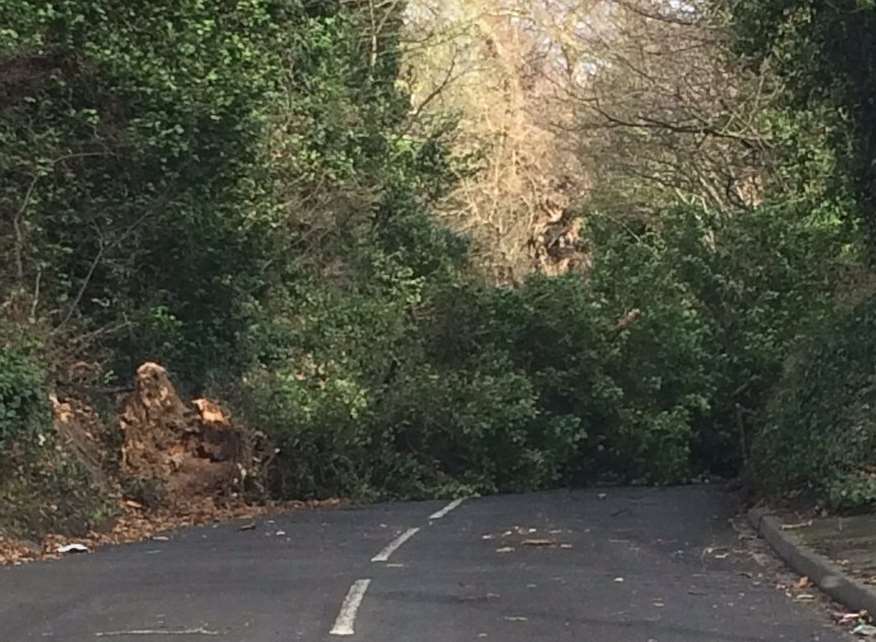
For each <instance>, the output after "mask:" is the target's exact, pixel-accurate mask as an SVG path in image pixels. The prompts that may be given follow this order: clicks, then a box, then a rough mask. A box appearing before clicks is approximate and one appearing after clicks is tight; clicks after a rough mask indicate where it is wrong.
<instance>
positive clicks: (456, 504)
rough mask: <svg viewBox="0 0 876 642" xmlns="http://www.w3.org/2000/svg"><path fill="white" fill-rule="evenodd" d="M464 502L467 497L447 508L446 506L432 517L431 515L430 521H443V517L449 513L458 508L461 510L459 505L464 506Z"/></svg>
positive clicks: (450, 504) (453, 502)
mask: <svg viewBox="0 0 876 642" xmlns="http://www.w3.org/2000/svg"><path fill="white" fill-rule="evenodd" d="M464 501H465V497H463V498H461V499H454V500H453V501H452V502H450V503H449V504H447V506H445V507H444V508H442V509H441V510H439V511H438V512H437V513H432V514H431V515H429V519H431V520H435V519H441V518H442V517H444V516H445V515H447V513H449V512H450V511H452V510H454V509H456V508H459V505H460V504H462V502H464Z"/></svg>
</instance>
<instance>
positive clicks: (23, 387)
mask: <svg viewBox="0 0 876 642" xmlns="http://www.w3.org/2000/svg"><path fill="white" fill-rule="evenodd" d="M48 404H49V399H48V395H47V392H46V387H45V373H44V371H43V369H42V367H41V366H40V365H39V364H38V363H37V362H36V360H35V359H33V358H32V357H31V356H30V355H28V354H27V352H25V351H24V350H22V349H17V348H15V347H3V348H0V477H3V476H4V475H5V471H4V468H3V464H4V463H6V462H8V460H10V459H12V458H13V456H14V453H15V451H18V450H21V449H23V448H28V447H30V446H32V445H33V444H34V443H36V442H37V440H38V439H39V438H40V436H42V437H43V439H45V433H46V432H47V428H48V427H49V425H50V419H49V406H48Z"/></svg>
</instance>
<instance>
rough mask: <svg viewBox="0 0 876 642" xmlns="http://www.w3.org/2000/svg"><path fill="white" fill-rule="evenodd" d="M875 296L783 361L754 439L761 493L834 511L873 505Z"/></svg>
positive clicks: (875, 470)
mask: <svg viewBox="0 0 876 642" xmlns="http://www.w3.org/2000/svg"><path fill="white" fill-rule="evenodd" d="M874 360H876V300H873V299H870V300H868V301H866V302H865V303H863V304H861V305H860V306H858V307H857V308H856V309H855V310H854V311H853V312H852V313H850V314H848V315H846V316H842V317H841V318H839V319H837V320H836V321H835V322H833V323H831V324H829V325H827V326H826V327H825V328H823V329H822V330H821V331H820V332H819V333H817V334H815V335H814V336H812V337H810V338H808V339H807V340H806V341H805V343H804V345H803V346H801V348H800V350H799V353H798V354H795V355H794V359H791V360H789V362H788V367H787V372H786V374H785V376H784V378H783V380H782V383H781V386H780V389H779V393H778V394H777V395H776V397H775V399H773V400H772V403H771V412H770V414H769V416H768V420H767V422H766V425H765V427H764V429H763V432H762V434H761V435H760V437H759V439H758V440H757V442H756V443H755V448H754V457H753V470H754V473H755V475H756V478H757V479H758V480H759V483H760V484H761V485H762V488H763V489H764V490H767V491H769V492H773V493H788V492H800V491H803V492H804V493H806V494H808V495H810V496H812V497H815V498H817V499H818V500H820V501H822V502H824V503H826V504H828V505H830V506H832V507H835V508H861V507H864V506H867V505H872V504H874V503H876V421H874V417H873V408H874V405H876V373H874V368H873V364H874Z"/></svg>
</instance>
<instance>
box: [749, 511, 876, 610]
mask: <svg viewBox="0 0 876 642" xmlns="http://www.w3.org/2000/svg"><path fill="white" fill-rule="evenodd" d="M748 521H749V522H751V525H752V526H753V527H754V530H755V531H756V532H757V534H758V535H759V536H760V537H762V538H763V539H765V540H766V541H767V543H768V544H769V545H770V547H771V548H772V549H773V550H774V551H775V553H776V554H777V555H778V556H779V558H781V560H782V561H783V562H785V564H787V565H788V566H789V567H791V569H793V570H794V571H796V572H797V573H799V574H800V575H803V576H805V577H808V578H809V579H810V580H812V581H813V582H814V583H815V585H816V586H818V588H820V589H821V590H822V591H824V592H825V593H827V594H828V595H829V596H830V597H832V598H833V599H834V600H836V601H837V602H839V603H841V604H843V605H844V606H847V607H848V608H850V609H852V610H855V611H867V612H868V613H870V614H876V590H873V589H871V588H869V587H868V586H867V585H865V584H864V583H862V582H859V581H858V580H855V579H853V578H851V577H849V576H848V575H846V574H845V572H844V571H843V570H842V569H841V568H840V567H839V566H837V565H836V564H834V563H833V562H832V561H830V560H829V559H828V558H826V557H824V556H823V555H821V554H819V553H816V552H815V551H813V550H812V549H810V548H809V547H807V546H806V545H804V544H803V543H802V542H801V541H800V540H799V539H798V538H797V537H795V536H794V535H793V534H792V533H790V532H788V531H786V530H783V529H782V523H781V521H780V520H779V519H778V518H777V517H776V516H775V515H774V514H772V513H771V512H770V511H769V510H767V509H764V508H752V509H751V510H749V511H748Z"/></svg>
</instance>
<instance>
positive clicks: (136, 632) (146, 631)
mask: <svg viewBox="0 0 876 642" xmlns="http://www.w3.org/2000/svg"><path fill="white" fill-rule="evenodd" d="M123 635H219V631H210V630H208V629H205V628H204V627H199V628H197V629H178V630H176V631H170V630H167V629H134V630H132V631H106V632H102V633H95V634H94V637H96V638H118V637H122V636H123Z"/></svg>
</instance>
